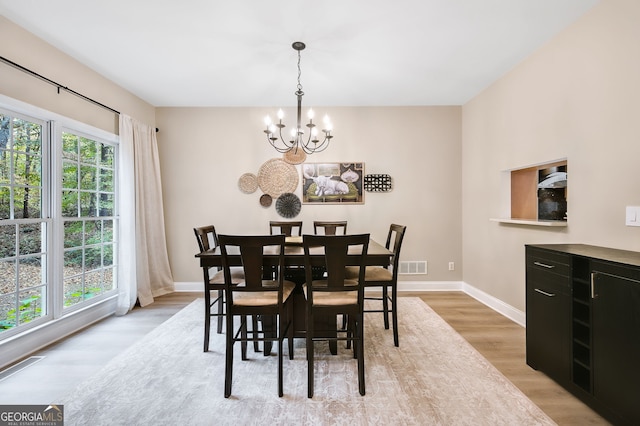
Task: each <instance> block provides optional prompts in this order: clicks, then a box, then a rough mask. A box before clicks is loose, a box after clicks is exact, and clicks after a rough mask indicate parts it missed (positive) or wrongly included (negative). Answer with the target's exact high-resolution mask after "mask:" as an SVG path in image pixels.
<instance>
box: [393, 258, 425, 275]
mask: <svg viewBox="0 0 640 426" xmlns="http://www.w3.org/2000/svg"><path fill="white" fill-rule="evenodd" d="M426 273H427V261H426V260H412V261H408V262H402V261H401V262H400V270H399V271H398V274H401V275H425V274H426Z"/></svg>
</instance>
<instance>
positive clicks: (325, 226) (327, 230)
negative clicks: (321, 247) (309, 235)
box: [313, 220, 347, 235]
mask: <svg viewBox="0 0 640 426" xmlns="http://www.w3.org/2000/svg"><path fill="white" fill-rule="evenodd" d="M338 230H341V234H342V235H346V234H347V221H346V220H343V221H337V222H335V221H334V222H327V221H321V220H315V221H313V233H314V234H316V235H321V234H320V233H319V231H323V233H324V235H336V234H338V232H337V231H338Z"/></svg>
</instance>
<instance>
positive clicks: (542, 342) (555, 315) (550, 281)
mask: <svg viewBox="0 0 640 426" xmlns="http://www.w3.org/2000/svg"><path fill="white" fill-rule="evenodd" d="M569 260H570V258H569V256H566V255H562V254H556V253H550V252H545V251H540V250H536V249H533V248H528V249H527V301H526V307H527V328H526V335H527V364H529V365H530V366H531V367H533V368H535V369H536V370H540V371H543V372H544V373H546V374H547V375H548V376H549V377H551V378H553V379H554V380H556V381H557V382H559V383H568V382H569V379H570V375H569V368H568V366H569V344H570V336H569V320H570V306H569V296H568V293H569V272H570V269H569Z"/></svg>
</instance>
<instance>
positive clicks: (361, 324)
mask: <svg viewBox="0 0 640 426" xmlns="http://www.w3.org/2000/svg"><path fill="white" fill-rule="evenodd" d="M356 332H357V336H358V340H357V346H358V350H357V352H358V390H359V391H360V395H362V396H364V394H365V382H364V321H363V318H362V315H361V316H360V319H359V321H358V324H357V327H356ZM354 346H355V345H354Z"/></svg>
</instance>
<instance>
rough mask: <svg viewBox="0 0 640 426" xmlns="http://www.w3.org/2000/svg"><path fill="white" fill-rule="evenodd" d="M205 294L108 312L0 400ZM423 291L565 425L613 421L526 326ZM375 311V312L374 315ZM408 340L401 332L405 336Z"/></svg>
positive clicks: (34, 392)
mask: <svg viewBox="0 0 640 426" xmlns="http://www.w3.org/2000/svg"><path fill="white" fill-rule="evenodd" d="M199 296H200V294H199V293H173V294H169V295H166V296H162V297H159V298H157V299H156V302H155V303H153V304H152V305H150V306H148V307H145V308H136V309H134V310H133V311H132V312H131V313H130V314H128V315H125V316H123V317H109V318H107V319H105V320H103V321H101V322H99V323H98V324H95V325H93V326H91V327H88V328H87V329H85V330H82V331H80V332H78V333H76V334H74V335H72V336H70V337H68V338H66V339H64V340H62V341H61V342H58V343H56V344H54V345H51V346H49V347H47V348H45V349H43V350H42V351H39V352H38V353H36V354H34V355H36V356H44V358H43V359H42V360H41V361H39V362H37V363H35V364H33V365H31V366H29V367H28V368H25V369H24V370H22V371H20V372H18V373H16V374H14V375H12V376H10V377H8V378H5V379H4V380H1V381H0V404H49V403H55V402H56V399H58V398H61V397H62V396H63V395H65V394H66V393H67V392H70V391H71V390H72V389H73V388H75V387H76V386H77V385H79V384H80V383H81V382H82V381H83V380H85V379H86V378H88V377H89V376H90V375H91V374H92V373H94V372H97V371H98V370H99V369H100V368H101V367H102V366H104V365H105V364H106V363H107V362H108V361H109V360H111V359H112V358H113V357H115V356H116V355H117V354H119V353H120V352H122V351H123V350H125V349H126V348H128V347H129V346H131V345H133V344H134V343H135V342H136V341H137V340H138V339H139V338H140V337H142V336H144V335H145V334H146V333H148V332H149V331H151V330H152V329H153V328H155V327H157V326H158V325H160V324H161V323H162V322H164V321H166V320H167V319H168V318H170V317H171V316H172V315H173V314H175V313H176V312H178V311H179V310H180V309H182V308H183V307H184V306H186V305H188V304H189V303H190V302H191V301H193V300H194V299H195V298H197V297H199ZM403 296H418V297H420V298H421V299H422V300H423V301H425V302H426V303H427V304H429V306H431V308H432V309H433V310H434V311H436V312H437V313H438V314H439V315H440V316H441V317H442V318H443V319H444V320H445V321H447V322H448V323H449V324H450V325H451V326H452V327H453V328H454V329H455V330H456V331H457V332H458V333H460V334H461V335H462V336H463V337H464V338H465V339H466V340H467V341H468V342H469V343H470V344H471V345H473V346H474V347H475V348H476V350H477V351H478V352H480V353H481V354H482V355H483V356H484V357H485V358H487V359H488V360H489V362H491V363H492V364H493V365H494V366H495V367H496V368H497V369H498V370H499V371H500V372H502V374H504V375H505V376H506V377H507V378H508V379H509V380H511V382H512V383H514V384H515V385H516V386H517V387H518V388H519V389H520V390H521V391H522V392H523V393H524V394H525V395H527V396H528V397H529V398H530V399H531V400H532V401H533V402H534V403H536V404H537V405H538V406H539V407H540V408H541V409H542V410H543V411H544V412H545V413H547V415H549V416H550V417H551V418H552V419H553V420H554V421H555V422H556V423H558V424H559V425H607V424H609V423H608V422H606V421H605V420H604V419H603V418H601V417H600V416H599V415H598V414H596V413H595V412H594V411H592V410H591V409H590V408H589V407H587V406H586V405H584V404H583V403H582V402H580V401H579V400H578V399H576V398H575V397H573V396H572V395H571V394H569V393H568V392H567V391H565V390H564V389H562V388H561V387H560V386H558V385H557V384H556V383H555V382H553V381H552V380H551V379H549V378H547V377H546V376H545V375H544V374H542V373H539V372H537V371H535V370H533V369H532V368H530V367H529V366H527V365H526V362H525V330H524V328H522V327H521V326H519V325H518V324H516V323H514V322H512V321H511V320H509V319H507V318H505V317H503V316H502V315H500V314H498V313H497V312H495V311H493V310H492V309H490V308H488V307H487V306H485V305H483V304H482V303H480V302H478V301H477V300H475V299H473V298H472V297H470V296H468V295H467V294H465V293H462V292H456V291H452V292H424V293H404V294H403ZM369 315H375V314H369ZM400 339H401V340H400V344H402V336H401V337H400Z"/></svg>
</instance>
